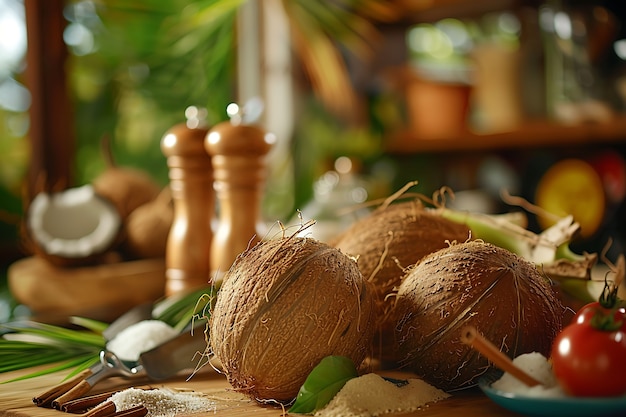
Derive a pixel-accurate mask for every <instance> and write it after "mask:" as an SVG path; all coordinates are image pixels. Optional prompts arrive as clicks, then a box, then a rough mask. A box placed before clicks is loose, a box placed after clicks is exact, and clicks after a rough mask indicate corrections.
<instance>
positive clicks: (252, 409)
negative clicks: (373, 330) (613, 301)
mask: <svg viewBox="0 0 626 417" xmlns="http://www.w3.org/2000/svg"><path fill="white" fill-rule="evenodd" d="M24 373H25V372H14V373H9V374H4V375H0V417H63V415H64V414H65V413H62V412H61V411H57V410H53V409H49V408H41V407H37V406H35V405H34V404H33V402H32V398H33V397H34V396H36V395H38V394H40V393H42V392H44V391H46V390H47V389H48V388H50V387H52V386H54V385H56V384H58V383H59V382H60V381H61V380H62V379H63V377H64V376H65V373H55V374H50V375H43V376H39V377H36V378H32V379H27V380H22V381H15V382H10V383H5V384H1V383H2V382H4V381H7V380H9V379H11V378H14V377H16V376H19V375H22V374H24ZM398 376H400V377H401V376H402V375H394V377H398ZM188 377H189V373H188V372H187V373H182V374H180V375H179V376H178V377H175V378H172V379H170V380H168V381H167V382H164V383H150V382H149V381H146V380H132V381H129V380H125V379H122V378H111V379H109V380H106V381H103V382H100V383H99V384H98V385H96V386H95V387H94V389H93V390H92V392H90V394H92V393H93V394H95V393H99V392H107V391H116V390H118V391H119V390H123V389H125V388H129V387H131V386H132V387H137V388H148V387H152V388H161V387H168V388H173V389H179V388H180V389H185V390H193V391H197V392H202V393H205V394H207V395H209V396H216V397H222V398H223V397H228V399H229V400H228V404H227V405H225V404H222V405H221V406H218V409H217V411H214V410H210V411H207V412H206V413H198V414H193V416H197V417H208V416H217V417H219V416H224V417H252V416H254V417H263V416H273V417H280V416H283V415H284V412H283V410H282V409H281V408H280V407H274V406H261V405H259V404H258V403H256V402H254V401H251V400H249V399H247V398H245V397H243V396H241V395H239V394H237V393H234V392H233V391H232V390H231V387H230V385H229V384H228V382H227V381H226V379H225V377H224V376H223V375H220V374H218V373H216V372H215V371H213V370H211V369H207V370H206V371H204V370H203V371H202V372H200V373H198V374H196V375H194V376H193V377H191V378H188ZM220 404H221V403H220ZM294 415H297V414H294ZM395 415H398V414H394V416H395ZM403 416H419V417H449V416H463V417H514V416H519V415H518V414H515V413H512V412H509V411H507V410H505V409H503V408H502V407H500V406H499V405H497V404H495V403H493V402H492V401H491V400H489V399H488V398H487V397H486V396H485V395H483V394H482V392H481V391H480V390H478V389H472V390H466V391H463V392H461V393H456V394H454V395H452V396H451V397H450V398H447V399H445V400H442V401H440V402H437V403H432V404H429V405H427V406H425V407H423V408H422V409H420V410H418V411H415V412H412V413H409V414H403Z"/></svg>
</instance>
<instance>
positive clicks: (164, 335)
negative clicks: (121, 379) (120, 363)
mask: <svg viewBox="0 0 626 417" xmlns="http://www.w3.org/2000/svg"><path fill="white" fill-rule="evenodd" d="M176 336H178V331H177V330H176V329H174V328H173V327H171V326H170V325H168V324H167V323H165V322H163V321H161V320H143V321H140V322H139V323H135V324H133V325H130V326H128V327H127V328H125V329H124V330H122V331H121V332H119V333H118V334H117V335H116V336H115V337H114V338H113V339H111V340H110V341H109V342H108V343H107V346H106V347H107V350H109V351H110V352H113V353H114V354H115V356H117V357H118V358H119V359H121V360H124V361H137V360H139V355H141V354H142V353H143V352H147V351H149V350H150V349H152V348H155V347H157V346H159V345H160V344H162V343H164V342H166V341H168V340H170V339H173V338H174V337H176Z"/></svg>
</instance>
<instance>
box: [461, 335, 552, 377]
mask: <svg viewBox="0 0 626 417" xmlns="http://www.w3.org/2000/svg"><path fill="white" fill-rule="evenodd" d="M461 342H463V343H465V344H466V345H469V346H471V347H473V348H474V349H476V350H477V351H478V352H480V353H481V354H482V355H484V356H485V357H486V358H487V359H488V360H489V361H491V362H492V363H493V364H494V365H495V366H497V367H498V368H500V369H501V370H503V371H504V372H508V373H509V374H511V375H513V376H514V377H515V378H517V379H519V380H520V381H522V382H523V383H524V384H526V385H528V386H529V387H534V386H536V385H541V382H539V381H537V380H536V379H535V378H533V377H532V376H530V375H528V374H527V373H526V372H525V371H524V370H522V369H521V368H519V367H518V366H516V365H515V364H514V363H513V361H512V360H511V358H509V357H508V356H506V355H505V354H504V353H502V351H500V349H498V348H497V347H496V346H495V345H494V344H493V343H491V342H490V341H489V340H487V339H485V338H484V337H483V336H482V335H481V334H479V333H478V331H477V330H476V328H475V327H473V326H467V327H465V328H463V330H461Z"/></svg>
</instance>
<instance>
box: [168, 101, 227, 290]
mask: <svg viewBox="0 0 626 417" xmlns="http://www.w3.org/2000/svg"><path fill="white" fill-rule="evenodd" d="M200 113H201V111H200V110H199V109H197V108H195V107H190V108H188V109H187V110H186V112H185V115H186V116H187V122H186V123H180V124H178V125H175V126H173V127H172V128H171V129H169V130H168V131H167V132H166V133H165V135H164V136H163V138H162V140H161V150H162V152H163V154H164V155H165V156H166V157H167V165H168V168H169V178H170V188H171V190H172V199H173V201H174V221H173V223H172V227H171V229H170V233H169V236H168V240H167V246H166V254H165V264H166V265H165V266H166V272H165V275H166V284H165V294H166V295H172V294H175V293H178V292H181V291H186V290H192V289H196V288H200V287H202V286H207V285H209V281H210V278H211V276H210V274H211V268H210V263H209V262H210V248H211V240H212V239H213V232H212V230H211V221H212V220H213V216H214V214H215V194H214V191H213V186H212V184H213V174H212V171H213V170H212V168H211V158H210V157H209V155H207V153H206V151H205V150H204V140H205V138H206V134H207V132H208V128H207V127H206V125H205V123H204V120H203V116H202V115H201V114H200Z"/></svg>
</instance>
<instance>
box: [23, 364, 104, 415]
mask: <svg viewBox="0 0 626 417" xmlns="http://www.w3.org/2000/svg"><path fill="white" fill-rule="evenodd" d="M91 374H92V372H91V370H90V369H85V370H84V371H82V372H80V373H78V374H76V375H74V376H73V377H72V378H70V379H68V380H67V381H64V382H62V383H60V384H58V385H55V386H54V387H52V388H50V389H49V390H47V391H45V392H43V393H41V394H39V395H37V396H35V397H34V398H33V402H34V403H35V404H36V405H37V406H38V407H50V406H51V405H52V403H53V401H54V400H55V399H56V398H57V397H59V396H61V395H63V394H65V393H66V392H68V391H69V390H71V389H72V388H74V387H75V386H76V385H78V384H80V382H81V381H83V380H84V379H85V378H87V377H89V376H91Z"/></svg>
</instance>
